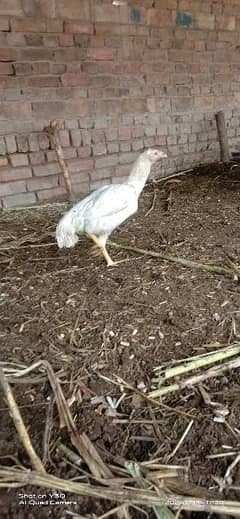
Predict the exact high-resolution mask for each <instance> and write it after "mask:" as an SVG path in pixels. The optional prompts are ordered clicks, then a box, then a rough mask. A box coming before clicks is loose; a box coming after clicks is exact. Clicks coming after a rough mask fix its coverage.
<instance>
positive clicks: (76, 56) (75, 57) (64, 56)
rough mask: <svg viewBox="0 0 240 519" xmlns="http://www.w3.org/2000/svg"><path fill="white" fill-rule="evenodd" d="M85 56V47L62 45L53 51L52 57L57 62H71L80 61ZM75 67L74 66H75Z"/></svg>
mask: <svg viewBox="0 0 240 519" xmlns="http://www.w3.org/2000/svg"><path fill="white" fill-rule="evenodd" d="M85 57H86V49H79V48H76V47H62V48H59V49H57V50H55V51H54V52H53V59H54V61H55V62H57V63H71V62H73V61H77V62H79V61H81V60H83V59H85ZM75 68H76V66H75Z"/></svg>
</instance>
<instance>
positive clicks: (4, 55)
mask: <svg viewBox="0 0 240 519" xmlns="http://www.w3.org/2000/svg"><path fill="white" fill-rule="evenodd" d="M16 58H17V53H16V50H15V49H0V61H15V60H16Z"/></svg>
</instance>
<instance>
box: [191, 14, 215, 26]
mask: <svg viewBox="0 0 240 519" xmlns="http://www.w3.org/2000/svg"><path fill="white" fill-rule="evenodd" d="M195 24H196V27H197V28H198V29H208V30H214V28H215V16H214V15H213V14H203V13H197V14H196V15H195Z"/></svg>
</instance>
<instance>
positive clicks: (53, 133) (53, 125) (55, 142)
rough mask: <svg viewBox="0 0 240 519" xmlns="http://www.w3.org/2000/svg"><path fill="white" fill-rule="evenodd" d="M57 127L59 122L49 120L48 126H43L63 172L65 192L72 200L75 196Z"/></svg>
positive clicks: (58, 127)
mask: <svg viewBox="0 0 240 519" xmlns="http://www.w3.org/2000/svg"><path fill="white" fill-rule="evenodd" d="M59 129H60V125H59V122H58V121H51V122H50V124H49V126H47V128H45V131H46V133H47V134H48V136H49V138H50V140H51V144H52V146H53V148H54V149H55V151H56V154H57V158H58V162H59V165H60V167H61V169H62V172H63V178H64V182H65V186H66V190H67V194H68V200H70V201H73V200H75V196H74V191H73V186H72V181H71V177H70V175H69V171H68V168H67V165H66V162H65V160H64V156H63V150H62V146H61V142H60V138H59V133H58V132H59Z"/></svg>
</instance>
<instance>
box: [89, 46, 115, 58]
mask: <svg viewBox="0 0 240 519" xmlns="http://www.w3.org/2000/svg"><path fill="white" fill-rule="evenodd" d="M87 58H89V59H93V60H103V61H105V60H106V61H107V60H113V59H114V52H113V51H112V49H108V48H106V47H105V48H102V49H101V48H100V49H98V48H92V49H91V48H90V49H88V51H87Z"/></svg>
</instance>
